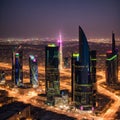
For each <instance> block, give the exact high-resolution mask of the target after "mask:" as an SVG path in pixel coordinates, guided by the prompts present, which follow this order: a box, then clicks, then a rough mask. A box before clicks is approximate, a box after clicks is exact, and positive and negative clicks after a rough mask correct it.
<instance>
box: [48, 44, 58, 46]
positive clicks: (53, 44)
mask: <svg viewBox="0 0 120 120" xmlns="http://www.w3.org/2000/svg"><path fill="white" fill-rule="evenodd" d="M55 46H56V45H55V44H48V47H55Z"/></svg>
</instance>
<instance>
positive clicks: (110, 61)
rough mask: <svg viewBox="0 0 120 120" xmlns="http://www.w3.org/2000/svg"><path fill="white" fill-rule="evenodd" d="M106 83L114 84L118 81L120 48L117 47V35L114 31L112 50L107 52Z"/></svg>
mask: <svg viewBox="0 0 120 120" xmlns="http://www.w3.org/2000/svg"><path fill="white" fill-rule="evenodd" d="M106 56H107V59H106V83H107V84H108V85H114V84H116V83H117V82H118V49H116V47H115V35H114V33H112V50H110V51H107V53H106Z"/></svg>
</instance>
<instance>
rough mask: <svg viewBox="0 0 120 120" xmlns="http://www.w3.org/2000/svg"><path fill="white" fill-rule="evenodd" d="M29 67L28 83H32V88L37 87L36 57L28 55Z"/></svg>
mask: <svg viewBox="0 0 120 120" xmlns="http://www.w3.org/2000/svg"><path fill="white" fill-rule="evenodd" d="M29 67H30V83H31V84H32V86H33V88H36V87H38V85H39V83H38V63H37V57H36V56H33V55H30V56H29Z"/></svg>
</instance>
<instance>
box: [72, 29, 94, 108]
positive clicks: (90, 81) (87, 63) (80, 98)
mask: <svg viewBox="0 0 120 120" xmlns="http://www.w3.org/2000/svg"><path fill="white" fill-rule="evenodd" d="M93 53H94V52H91V53H90V50H89V46H88V42H87V39H86V36H85V34H84V32H83V30H82V29H81V27H79V54H78V55H79V56H78V55H77V56H74V54H73V56H72V59H73V60H72V74H73V75H72V91H73V92H72V93H73V95H72V99H73V101H74V102H75V106H76V107H77V108H79V109H81V110H91V109H94V106H95V99H94V95H95V94H94V92H95V91H94V87H95V86H94V85H95V84H94V83H95V82H94V81H96V80H95V78H93V76H94V74H95V73H94V71H92V70H93V69H94V68H95V67H94V64H95V63H94V62H93V61H91V59H90V54H91V58H93V57H94V55H93ZM95 56H96V54H95ZM95 59H96V58H95ZM92 60H93V59H92ZM95 65H96V64H95Z"/></svg>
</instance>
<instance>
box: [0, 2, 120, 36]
mask: <svg viewBox="0 0 120 120" xmlns="http://www.w3.org/2000/svg"><path fill="white" fill-rule="evenodd" d="M78 25H80V26H81V27H82V28H83V30H84V31H85V34H86V36H87V37H88V38H104V37H107V38H111V33H112V31H114V32H115V34H116V37H120V0H0V38H2V37H4V38H8V37H9V38H10V37H20V38H21V37H22V38H26V37H28V38H29V37H55V36H56V35H57V34H58V33H59V32H61V33H62V34H63V35H64V37H69V38H77V37H78Z"/></svg>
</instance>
